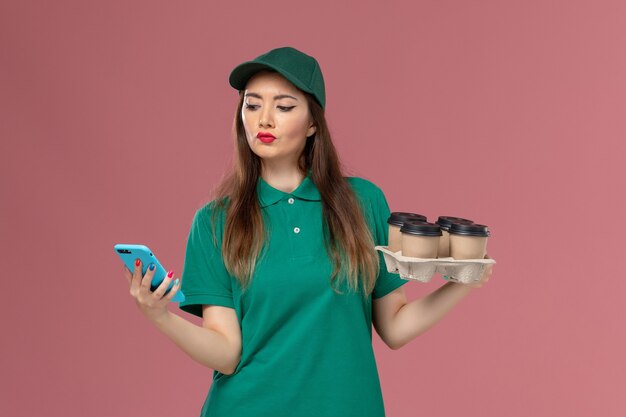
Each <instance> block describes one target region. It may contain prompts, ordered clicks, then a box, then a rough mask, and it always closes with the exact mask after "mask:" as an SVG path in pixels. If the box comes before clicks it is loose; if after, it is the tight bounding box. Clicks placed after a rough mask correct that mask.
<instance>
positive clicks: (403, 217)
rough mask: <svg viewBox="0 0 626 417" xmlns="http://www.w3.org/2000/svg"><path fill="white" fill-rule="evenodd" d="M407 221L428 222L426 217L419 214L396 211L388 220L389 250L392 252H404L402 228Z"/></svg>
mask: <svg viewBox="0 0 626 417" xmlns="http://www.w3.org/2000/svg"><path fill="white" fill-rule="evenodd" d="M405 221H423V222H425V221H426V216H422V215H421V214H417V213H405V212H401V211H394V212H393V213H391V215H390V216H389V218H388V219H387V224H389V244H388V245H387V248H388V249H389V250H390V251H392V252H398V251H400V250H402V234H401V233H400V228H401V227H402V225H403V224H404V222H405Z"/></svg>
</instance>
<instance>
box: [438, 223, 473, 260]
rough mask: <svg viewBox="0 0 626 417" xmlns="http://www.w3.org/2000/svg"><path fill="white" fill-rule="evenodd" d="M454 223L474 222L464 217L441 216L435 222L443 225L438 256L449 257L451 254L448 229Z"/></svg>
mask: <svg viewBox="0 0 626 417" xmlns="http://www.w3.org/2000/svg"><path fill="white" fill-rule="evenodd" d="M452 223H474V222H473V221H472V220H469V219H464V218H462V217H453V216H439V218H438V219H437V221H436V222H435V224H438V225H439V226H440V227H441V239H439V250H438V251H437V258H447V257H449V256H450V234H449V233H448V230H449V229H450V226H451V225H452Z"/></svg>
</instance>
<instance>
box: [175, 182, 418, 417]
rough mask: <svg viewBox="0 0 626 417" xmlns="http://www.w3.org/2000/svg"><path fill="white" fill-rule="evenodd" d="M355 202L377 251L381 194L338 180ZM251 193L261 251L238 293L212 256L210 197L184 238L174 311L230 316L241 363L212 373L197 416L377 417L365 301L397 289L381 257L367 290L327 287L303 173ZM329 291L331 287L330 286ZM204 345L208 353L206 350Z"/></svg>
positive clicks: (316, 203)
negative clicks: (291, 183)
mask: <svg viewBox="0 0 626 417" xmlns="http://www.w3.org/2000/svg"><path fill="white" fill-rule="evenodd" d="M345 178H346V180H347V181H348V183H349V184H350V185H351V187H352V189H353V190H354V191H355V194H356V196H357V197H358V200H359V202H360V204H361V207H362V209H363V213H364V215H365V219H366V221H367V223H368V227H369V228H370V231H371V232H372V236H373V237H374V242H375V244H376V245H387V243H388V225H387V219H388V218H389V214H390V210H389V206H388V204H387V201H386V199H385V196H384V194H383V192H382V190H381V189H380V188H379V187H378V186H376V185H375V184H374V183H372V182H370V181H368V180H366V179H363V178H359V177H345ZM257 197H258V200H259V204H260V206H261V212H262V215H263V220H264V222H265V224H266V225H267V230H268V235H267V236H266V244H267V248H266V249H265V250H264V252H263V253H262V255H261V256H260V258H259V260H258V261H257V265H256V269H255V272H254V274H253V277H252V281H251V284H250V286H249V287H248V289H247V290H246V291H245V292H242V291H241V287H240V285H239V282H238V281H237V279H236V278H235V277H233V276H230V275H229V274H228V272H227V271H226V268H225V267H224V263H223V260H222V257H221V253H220V249H219V248H220V247H221V242H222V238H223V233H224V220H225V212H224V211H223V210H222V211H221V212H220V213H218V221H217V223H216V235H217V241H218V246H217V247H215V246H214V245H213V240H212V236H213V234H212V229H211V223H210V222H211V213H212V210H214V202H215V201H211V202H209V203H207V204H206V205H204V206H203V207H201V208H200V209H198V210H197V211H196V213H195V216H194V218H193V221H192V224H191V230H190V232H189V237H188V241H187V248H186V253H185V262H184V266H183V273H182V284H181V289H182V291H183V292H184V294H185V297H186V299H185V301H184V302H181V303H180V304H179V307H180V308H181V309H182V310H183V311H186V312H188V313H191V314H194V315H196V316H198V317H202V305H204V304H212V305H220V306H224V307H230V308H233V309H234V310H235V313H236V315H237V318H238V320H239V324H240V326H241V335H242V352H241V360H240V362H239V364H238V365H237V367H236V369H235V372H234V373H233V374H232V375H226V374H222V373H220V372H219V371H216V370H214V372H213V379H212V383H211V387H210V390H209V392H208V394H207V396H206V399H205V401H204V404H203V406H202V410H201V416H211V417H226V416H228V417H252V416H272V417H287V416H289V417H293V416H297V417H308V416H311V417H313V416H315V417H320V416H322V417H330V416H341V417H347V416H359V417H382V416H384V415H385V411H384V404H383V398H382V391H381V387H380V381H379V377H378V370H377V366H376V361H375V357H374V351H373V347H372V298H379V297H383V296H385V295H386V294H388V293H389V292H391V291H393V290H394V289H396V288H398V287H400V286H401V285H403V284H405V283H406V282H408V281H406V280H404V279H402V278H400V277H399V275H396V274H391V273H388V272H387V269H386V266H385V262H384V259H383V256H382V253H380V252H378V255H379V260H380V269H379V274H378V278H377V281H376V286H375V288H374V291H373V293H372V294H370V295H369V296H368V297H367V298H363V296H362V294H360V293H357V292H354V291H351V290H350V289H349V287H348V285H347V283H346V280H345V279H342V281H341V285H340V286H338V287H337V288H338V289H339V290H340V291H341V292H343V294H338V293H336V292H335V291H333V289H332V288H331V283H330V276H331V273H332V268H333V266H332V261H331V259H330V258H329V257H328V255H327V253H326V250H325V248H324V235H323V228H322V224H323V215H322V202H321V197H320V193H319V191H318V189H317V187H316V186H315V184H314V182H313V181H312V179H311V172H310V171H309V173H308V174H307V176H306V177H305V178H304V180H303V181H302V183H301V184H300V185H299V186H298V187H297V188H296V189H295V190H293V191H292V192H284V191H282V190H278V189H276V188H274V187H272V186H271V185H269V184H268V183H267V182H266V181H265V180H263V179H262V178H259V181H258V184H257ZM333 285H337V283H336V282H335V283H334V284H333ZM207 348H208V349H210V347H207Z"/></svg>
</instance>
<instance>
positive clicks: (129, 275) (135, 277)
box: [124, 259, 180, 321]
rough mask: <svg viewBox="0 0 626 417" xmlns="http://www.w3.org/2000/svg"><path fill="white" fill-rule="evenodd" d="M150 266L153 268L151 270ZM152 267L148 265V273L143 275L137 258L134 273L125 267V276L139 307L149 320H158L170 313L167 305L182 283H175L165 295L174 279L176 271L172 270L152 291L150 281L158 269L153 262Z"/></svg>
mask: <svg viewBox="0 0 626 417" xmlns="http://www.w3.org/2000/svg"><path fill="white" fill-rule="evenodd" d="M150 267H152V268H153V269H152V270H151V269H150ZM150 267H148V269H147V270H146V274H145V275H144V276H143V277H142V276H141V269H142V268H141V261H140V260H139V259H137V260H135V271H134V273H133V272H131V271H130V270H129V269H128V268H127V267H124V276H125V277H126V280H127V281H128V284H129V285H130V295H131V296H132V297H133V298H134V299H135V303H136V304H137V307H139V310H141V312H142V313H143V314H144V315H145V316H146V317H147V318H148V319H149V320H151V321H156V320H158V319H159V318H161V317H163V316H164V315H167V314H169V310H168V309H167V305H168V304H169V303H170V301H171V300H172V298H174V296H175V295H176V293H177V292H178V289H179V288H180V283H179V284H174V285H173V286H172V288H171V289H170V292H169V293H168V294H167V295H165V296H163V294H165V291H166V290H167V287H169V285H170V282H172V279H174V272H173V271H170V272H168V273H167V275H166V277H165V278H164V279H163V281H162V282H161V283H160V284H159V286H158V287H157V288H156V289H155V290H154V292H152V291H150V283H151V282H152V277H153V276H154V271H155V270H156V268H155V267H154V265H153V264H151V265H150Z"/></svg>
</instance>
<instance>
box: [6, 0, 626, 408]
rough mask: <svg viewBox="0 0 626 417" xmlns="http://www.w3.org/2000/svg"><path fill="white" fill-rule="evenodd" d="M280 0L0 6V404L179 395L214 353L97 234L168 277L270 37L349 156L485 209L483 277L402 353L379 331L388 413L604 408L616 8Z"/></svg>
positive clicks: (384, 181) (427, 199)
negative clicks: (168, 332)
mask: <svg viewBox="0 0 626 417" xmlns="http://www.w3.org/2000/svg"><path fill="white" fill-rule="evenodd" d="M350 3H352V2H350ZM383 4H384V5H383ZM297 6H298V9H297V10H296V9H295V3H293V2H284V3H283V2H279V1H271V0H269V1H265V2H230V3H227V2H220V4H219V5H217V2H209V1H205V2H197V1H196V2H162V1H156V2H155V1H138V0H134V1H108V2H85V1H56V2H33V1H13V2H8V1H7V2H2V4H0V48H1V54H0V112H1V122H0V139H1V148H0V162H1V163H0V172H1V176H0V191H1V199H0V210H1V216H0V221H1V232H0V233H1V235H2V239H1V245H2V246H1V247H0V249H2V250H1V252H0V253H1V254H2V263H1V265H2V268H3V272H2V278H3V281H4V288H5V299H4V301H3V303H2V315H0V317H1V320H2V323H1V324H2V329H3V337H2V340H3V341H2V355H1V356H0V358H1V359H0V369H2V375H3V377H2V382H1V384H2V386H1V387H0V392H2V400H1V401H0V415H3V416H32V415H51V416H79V415H80V416H82V415H90V416H107V417H108V416H166V415H184V416H194V415H198V414H199V411H200V407H201V405H202V402H203V400H204V397H205V395H206V392H207V389H208V388H209V384H210V376H211V370H209V369H207V368H203V367H202V366H200V365H198V364H196V363H195V362H193V361H192V360H190V359H189V358H188V357H187V356H185V354H184V353H182V351H180V350H178V348H177V347H176V346H175V345H174V344H173V343H171V342H169V341H168V340H167V339H166V338H165V337H164V336H162V335H161V334H160V333H159V332H158V331H157V330H156V329H155V328H153V327H152V326H151V325H150V324H149V323H148V322H147V321H146V320H145V319H144V317H143V316H142V315H141V314H140V313H139V311H138V309H137V307H136V306H135V304H134V302H133V300H132V299H131V298H130V295H129V294H128V287H127V283H126V281H125V279H124V277H123V275H122V267H121V263H120V262H119V261H118V259H117V258H116V256H115V255H114V253H113V250H112V247H113V244H114V243H117V242H143V243H146V244H148V245H149V246H150V247H151V248H152V249H154V250H155V252H157V253H158V256H159V258H160V259H161V261H162V262H163V263H165V264H166V265H167V267H168V268H173V269H174V271H175V272H176V273H177V274H180V271H181V268H182V262H183V257H184V248H185V243H186V237H187V232H188V228H189V225H190V223H191V219H192V216H193V213H194V211H195V209H196V208H197V207H199V206H200V205H201V204H202V203H203V202H205V201H206V195H207V190H208V189H209V187H210V186H212V185H214V184H215V183H216V182H217V181H218V180H219V178H220V176H221V173H222V172H223V171H224V169H225V168H226V166H227V163H228V159H229V158H230V155H231V138H230V136H229V132H230V128H231V123H232V118H233V113H234V110H235V104H236V98H237V97H236V93H235V91H234V90H233V89H232V88H231V87H230V86H229V85H228V81H227V77H228V74H229V72H230V70H231V69H232V68H233V67H234V66H235V65H237V64H239V63H240V62H242V61H244V60H248V59H252V58H254V57H255V56H257V55H259V54H260V53H262V52H265V51H267V50H269V49H271V48H274V47H277V46H283V45H290V46H295V47H297V48H299V49H301V50H303V51H305V52H307V53H310V54H312V55H314V56H316V57H317V58H318V60H319V61H320V64H321V66H322V69H323V71H324V74H325V77H326V83H327V98H328V107H327V113H328V119H329V122H330V124H331V132H332V133H333V135H334V140H335V141H336V144H337V146H338V148H339V151H340V153H341V155H342V157H343V160H344V162H345V164H346V166H347V167H349V168H350V170H351V171H350V173H351V174H352V175H358V176H362V177H365V178H368V179H370V180H372V181H374V182H375V183H377V184H378V185H380V186H381V188H383V190H384V191H385V193H386V195H387V198H388V201H389V204H390V206H391V209H392V210H394V211H417V212H420V213H423V214H426V215H427V216H428V217H429V219H435V218H436V216H438V215H450V214H451V215H460V216H463V217H469V218H472V219H475V220H477V221H481V222H484V223H486V224H488V225H489V226H490V227H491V230H492V239H491V241H490V244H489V253H490V255H491V256H492V257H493V258H495V259H496V260H497V262H498V264H497V265H496V267H495V268H494V274H493V277H492V279H491V280H490V282H489V283H488V284H487V285H486V286H485V287H483V288H481V289H477V290H474V291H473V292H472V294H471V295H470V296H468V298H466V299H464V300H463V301H462V302H461V303H460V304H459V305H458V307H457V308H456V309H455V310H453V311H452V312H451V313H450V314H449V315H448V316H447V317H446V318H444V319H443V320H442V321H441V322H440V323H439V324H438V325H436V326H435V327H434V328H432V329H431V330H430V331H428V332H427V333H425V334H424V335H422V336H421V337H419V338H417V339H416V340H414V341H413V342H411V343H410V344H408V345H407V346H405V347H404V348H403V349H400V350H398V351H392V350H389V349H388V348H386V346H384V345H383V343H382V342H381V341H380V339H378V337H377V336H376V338H375V341H374V342H375V349H376V353H377V358H378V366H379V370H380V375H381V380H382V385H383V392H384V395H385V403H386V408H387V414H388V415H389V416H393V417H405V416H406V417H408V416H416V415H419V416H452V415H462V416H464V417H473V416H480V417H484V416H533V417H536V416H605V417H606V416H623V415H624V414H625V413H626V401H625V400H624V396H623V388H624V386H625V385H626V377H625V376H624V375H625V374H626V361H624V351H625V350H626V337H625V336H624V324H623V323H624V310H623V308H619V307H618V306H620V305H623V303H620V301H621V300H620V299H622V298H623V296H624V294H625V291H626V283H625V280H626V278H625V277H624V274H623V272H621V271H622V269H621V268H620V266H621V265H620V264H619V260H621V259H622V252H623V248H624V245H623V232H624V230H625V228H624V227H625V226H626V224H625V223H626V222H625V216H624V209H625V207H624V178H625V174H626V172H625V170H624V167H623V166H624V165H623V161H622V159H623V158H624V156H625V151H626V146H625V145H624V140H625V138H626V117H624V109H625V108H626V103H625V101H626V77H625V74H626V58H625V57H626V55H625V54H624V50H625V43H626V3H624V2H623V1H620V0H615V1H598V0H593V1H592V0H589V1H524V2H521V1H520V2H502V1H472V2H463V1H457V2H449V1H443V2H441V1H440V2H414V1H403V2H398V1H395V2H384V3H381V2H373V1H362V2H358V3H357V4H348V2H345V4H344V3H343V2H331V1H317V2H309V3H304V2H303V3H302V4H297ZM620 249H621V250H620ZM443 283H444V281H443V280H441V278H439V277H435V278H434V279H433V281H431V283H429V284H418V283H409V284H407V286H405V288H406V289H407V293H408V295H409V297H410V298H411V299H415V298H417V297H420V296H422V295H425V294H427V293H428V292H430V291H432V290H434V289H435V288H437V287H438V286H439V285H441V284H443ZM170 307H171V308H172V310H173V311H176V312H178V314H181V315H183V316H184V317H185V318H187V319H190V320H194V319H193V318H192V317H191V316H189V315H187V314H186V313H183V312H180V311H179V310H178V309H177V308H176V306H175V305H172V306H170ZM194 322H196V323H199V321H198V320H194Z"/></svg>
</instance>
